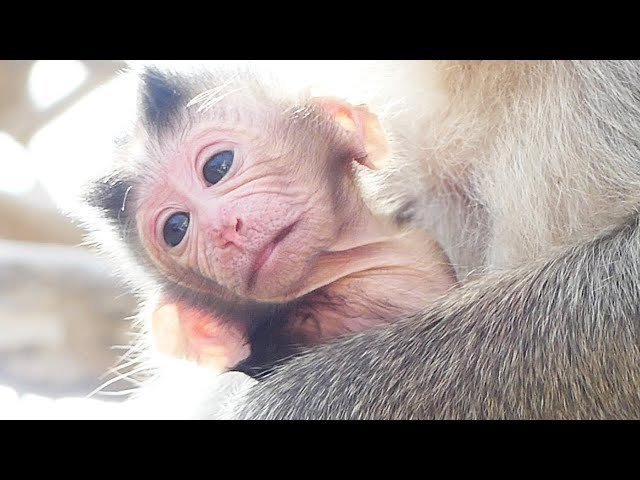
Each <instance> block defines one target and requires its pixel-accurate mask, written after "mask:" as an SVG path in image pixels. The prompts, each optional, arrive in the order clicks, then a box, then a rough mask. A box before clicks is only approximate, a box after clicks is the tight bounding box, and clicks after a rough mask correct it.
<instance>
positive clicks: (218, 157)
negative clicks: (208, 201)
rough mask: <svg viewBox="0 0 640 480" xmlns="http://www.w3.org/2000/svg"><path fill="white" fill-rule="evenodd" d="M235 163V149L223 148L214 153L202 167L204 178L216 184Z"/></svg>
mask: <svg viewBox="0 0 640 480" xmlns="http://www.w3.org/2000/svg"><path fill="white" fill-rule="evenodd" d="M232 164H233V151H232V150H223V151H222V152H218V153H216V154H215V155H213V156H212V157H211V158H210V159H209V160H207V163H205V164H204V167H203V168H202V174H203V175H204V179H205V180H206V181H207V182H209V183H210V184H211V185H215V184H216V183H218V182H219V181H220V180H222V177H224V176H225V175H226V174H227V172H228V171H229V169H230V168H231V165H232Z"/></svg>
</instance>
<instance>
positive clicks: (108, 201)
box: [83, 176, 133, 226]
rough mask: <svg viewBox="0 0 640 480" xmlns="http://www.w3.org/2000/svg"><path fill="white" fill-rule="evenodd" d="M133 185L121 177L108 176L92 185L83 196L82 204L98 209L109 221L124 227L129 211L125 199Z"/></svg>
mask: <svg viewBox="0 0 640 480" xmlns="http://www.w3.org/2000/svg"><path fill="white" fill-rule="evenodd" d="M132 187H133V183H132V182H131V181H130V180H128V179H124V178H121V177H114V176H110V177H107V178H103V179H101V180H98V181H97V182H95V183H93V184H92V185H91V186H90V188H89V189H88V190H87V192H86V193H85V194H84V198H83V200H84V202H85V203H87V204H88V205H90V206H91V207H94V208H97V209H99V210H100V211H101V212H102V214H103V215H104V216H105V217H106V218H107V219H109V220H112V221H115V222H117V223H118V224H120V225H122V226H124V225H126V224H127V223H128V220H129V217H130V215H131V209H129V208H127V207H128V202H127V198H128V196H129V194H130V193H131V189H132Z"/></svg>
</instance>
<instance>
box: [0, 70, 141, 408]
mask: <svg viewBox="0 0 640 480" xmlns="http://www.w3.org/2000/svg"><path fill="white" fill-rule="evenodd" d="M105 63H106V62H105ZM111 68H113V67H111ZM113 70H114V72H115V70H116V68H113ZM1 73H2V71H0V75H1ZM105 76H106V77H111V78H110V79H108V80H107V81H106V82H100V83H103V84H101V85H99V86H94V85H92V86H90V88H87V86H86V82H87V79H88V70H87V67H86V66H85V64H84V63H83V62H79V61H54V60H47V61H38V62H35V63H34V64H33V65H32V67H31V69H30V71H29V75H28V81H27V85H26V87H27V90H26V91H27V92H28V97H29V99H30V101H31V104H32V107H33V112H34V115H38V114H42V115H45V116H44V117H43V118H45V120H46V122H44V124H43V125H42V127H41V128H40V129H39V130H38V131H36V132H33V134H32V135H29V141H28V142H27V143H26V145H23V143H21V142H20V141H18V139H16V138H15V137H14V136H12V135H11V134H10V133H9V132H7V131H2V129H3V127H4V128H7V129H9V130H10V128H9V127H15V124H16V123H19V122H20V121H21V120H20V118H19V117H18V115H16V116H15V117H12V116H8V117H6V118H5V120H4V122H3V123H0V193H4V194H8V195H10V196H13V197H16V198H17V199H20V200H24V201H25V202H26V203H27V204H29V203H31V204H34V205H37V206H39V207H43V208H49V209H50V208H53V207H54V206H57V207H59V208H62V209H66V208H67V206H68V205H69V202H71V201H72V199H73V197H74V195H75V194H76V192H77V191H78V187H79V185H80V183H82V182H83V181H84V180H85V179H86V178H87V177H88V176H91V175H94V174H95V172H97V171H101V170H103V169H105V168H106V167H108V165H109V158H110V155H109V154H110V149H111V144H112V138H113V133H115V131H116V130H117V129H118V126H119V125H120V124H121V122H122V118H123V115H124V114H125V112H124V111H123V108H124V107H125V106H130V107H131V108H133V106H134V102H133V101H131V100H132V98H131V95H133V92H132V91H131V90H129V91H127V90H126V89H125V88H123V79H122V78H119V77H117V76H116V75H114V74H111V75H105ZM1 80H3V79H2V78H0V87H1V86H2V85H3V83H2V82H1ZM83 85H84V86H85V90H86V91H84V92H82V91H80V90H81V89H82V87H83ZM79 91H80V96H79V98H75V99H73V101H71V102H69V98H70V97H71V96H73V95H74V93H75V94H76V95H78V93H79ZM1 93H2V92H0V94H1ZM5 93H8V92H5ZM127 95H130V96H129V97H127ZM65 100H66V101H67V105H62V107H61V104H63V103H64V102H65ZM56 108H57V109H58V110H56ZM47 112H52V113H49V115H50V118H49V117H47V116H46V115H47V114H48V113H47ZM10 113H11V111H10ZM35 118H38V117H37V116H35ZM14 119H15V123H13V121H14ZM0 120H2V117H0ZM18 131H19V130H18ZM23 141H24V139H23ZM43 228H44V227H43ZM0 248H1V247H0ZM20 320H21V319H19V318H16V319H15V321H16V322H18V321H20ZM39 328H41V327H39ZM0 335H2V336H4V337H5V338H6V337H7V332H5V331H0ZM0 361H2V360H0ZM131 415H132V411H131V410H130V409H127V410H124V409H122V406H121V404H120V403H118V402H114V401H107V400H103V399H100V396H99V395H97V396H94V397H93V398H85V397H83V396H79V397H66V398H65V397H63V398H49V397H47V396H44V395H39V394H35V393H27V392H24V389H22V393H21V394H18V392H17V391H16V388H14V387H13V386H11V385H1V386H0V418H127V417H129V416H131Z"/></svg>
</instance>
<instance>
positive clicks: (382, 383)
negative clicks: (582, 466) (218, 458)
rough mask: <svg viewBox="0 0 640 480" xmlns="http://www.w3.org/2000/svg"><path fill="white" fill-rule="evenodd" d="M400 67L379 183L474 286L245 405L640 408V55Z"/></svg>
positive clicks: (258, 388)
mask: <svg viewBox="0 0 640 480" xmlns="http://www.w3.org/2000/svg"><path fill="white" fill-rule="evenodd" d="M403 69H404V70H407V71H409V70H411V69H413V70H416V71H418V72H420V73H421V74H424V76H425V79H424V82H423V83H422V84H424V85H426V87H424V88H425V90H428V94H424V92H423V91H419V90H418V89H416V83H415V82H418V80H417V79H416V78H415V76H413V77H412V82H413V83H410V82H409V83H404V80H405V78H404V77H403V76H402V75H403V73H402V72H403ZM414 73H415V72H414ZM385 74H386V75H387V76H389V77H391V80H393V79H394V78H395V77H394V76H397V77H398V78H397V79H396V80H397V81H389V82H386V83H389V84H390V85H391V84H393V85H394V87H392V88H389V89H385V90H384V91H380V92H377V93H378V94H379V95H380V96H381V97H383V98H387V99H400V100H399V102H400V104H401V107H398V108H396V109H395V110H393V108H392V107H389V108H388V111H389V114H388V115H387V116H386V121H385V122H383V123H385V125H386V127H387V128H388V129H389V131H390V136H391V140H392V148H393V149H394V151H393V153H394V158H393V159H392V160H391V162H392V165H391V166H390V168H389V169H388V170H386V171H385V173H384V174H382V175H377V176H370V177H368V178H365V181H363V182H362V183H363V188H364V189H365V192H366V194H367V196H368V198H369V199H370V201H371V204H372V205H373V206H374V208H376V209H377V210H378V211H380V212H383V213H386V214H388V215H391V216H392V217H394V218H396V219H397V220H398V221H400V222H411V223H413V224H415V225H418V226H420V227H423V228H427V229H429V231H430V232H431V233H433V234H434V236H435V238H436V240H438V241H439V242H440V243H441V244H442V245H443V247H444V249H445V251H446V252H447V254H448V255H449V258H450V259H451V261H452V263H453V264H454V265H455V267H456V269H457V272H458V276H459V278H460V279H461V280H464V286H463V287H462V288H461V289H459V290H458V291H455V292H453V293H452V294H451V295H449V296H448V297H447V299H445V301H444V302H443V303H441V304H438V305H437V306H435V307H433V308H429V309H428V310H427V311H425V312H424V313H423V314H420V315H417V316H416V317H414V318H409V319H406V320H403V321H401V322H398V323H396V324H393V325H390V326H387V327H384V328H378V329H375V330H371V331H367V332H363V333H360V334H358V335H356V336H354V337H351V338H348V339H344V340H341V341H338V342H336V343H332V344H329V345H325V346H321V347H318V348H315V349H313V350H312V351H310V352H309V353H307V354H305V355H302V356H300V357H298V358H294V359H292V360H290V361H289V362H288V363H287V364H285V365H284V366H282V367H281V368H279V369H278V370H277V371H275V372H274V373H273V374H272V375H270V376H268V377H267V378H265V379H264V380H263V381H261V382H259V383H258V384H256V385H255V386H253V387H252V388H250V389H248V390H247V391H246V393H245V394H244V396H243V397H242V398H241V399H239V401H238V402H237V403H236V404H235V407H234V409H233V414H232V416H233V417H235V418H391V419H404V418H409V419H415V418H423V419H429V418H451V419H453V418H512V419H513V418H527V419H532V418H556V419H568V418H595V419H600V418H620V419H621V418H639V417H640V351H639V346H640V315H639V314H640V302H639V301H638V300H639V298H638V297H639V293H640V292H639V288H638V286H639V275H638V265H640V227H639V224H638V206H640V142H639V141H638V138H639V137H640V63H639V62H634V61H611V62H609V61H607V62H604V61H575V62H574V61H558V62H549V61H547V62H497V61H483V62H480V61H472V62H462V61H461V62H457V61H453V62H444V61H443V62H426V63H424V64H422V63H421V64H412V63H403V62H400V63H399V64H397V65H393V67H392V68H390V69H389V70H385ZM407 78H408V77H407ZM376 79H382V77H376V76H375V74H370V75H369V81H370V82H371V84H372V85H376V82H375V81H374V80H376ZM386 83H385V84H386ZM418 83H419V84H420V82H418ZM360 88H361V90H362V91H366V90H367V88H366V87H365V86H363V85H360ZM413 92H416V93H415V94H414V93H413ZM427 100H428V101H427ZM403 102H404V103H403ZM369 104H370V106H371V109H372V111H374V112H376V113H379V112H380V111H382V110H384V108H383V107H378V105H377V104H376V103H375V100H372V101H370V102H369ZM394 162H395V165H394ZM202 405H203V406H204V407H203V410H202V412H200V413H201V414H202V415H203V416H205V417H206V416H207V409H208V407H207V402H206V399H203V402H202Z"/></svg>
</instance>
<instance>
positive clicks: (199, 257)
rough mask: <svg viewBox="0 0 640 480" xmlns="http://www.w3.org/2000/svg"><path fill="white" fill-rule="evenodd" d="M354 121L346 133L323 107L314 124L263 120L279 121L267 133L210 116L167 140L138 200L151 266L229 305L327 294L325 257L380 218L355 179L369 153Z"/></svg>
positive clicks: (251, 117)
mask: <svg viewBox="0 0 640 480" xmlns="http://www.w3.org/2000/svg"><path fill="white" fill-rule="evenodd" d="M343 116H344V115H342V116H341V117H340V118H341V120H340V123H339V122H337V121H336V120H335V119H334V116H333V115H332V114H331V113H329V112H327V111H326V110H325V109H324V108H323V107H319V106H318V104H315V105H312V106H310V107H308V111H307V112H306V113H305V114H304V115H301V114H300V113H299V112H297V113H287V112H282V113H279V114H278V115H274V114H272V115H265V114H264V113H263V114H261V115H259V118H262V119H264V121H265V122H267V121H268V122H269V123H268V124H260V128H257V127H256V123H257V122H256V121H255V114H254V113H253V112H243V111H240V112H236V113H235V115H230V114H229V112H225V114H224V115H220V114H218V115H216V114H215V112H213V113H212V112H209V119H208V120H206V121H203V122H201V123H200V124H199V125H198V128H197V129H193V130H189V131H187V132H186V134H183V135H181V136H180V137H179V138H176V139H174V140H169V141H167V142H165V145H164V147H163V148H162V153H161V156H162V158H159V159H155V160H157V161H155V162H152V164H156V165H159V167H158V171H157V172H156V173H157V175H156V176H155V177H154V176H153V175H148V176H147V178H148V179H149V180H148V181H147V184H145V185H142V186H141V188H140V194H139V196H138V214H137V224H138V229H139V234H140V237H141V239H142V243H143V245H144V247H145V249H146V250H147V252H148V254H149V257H150V258H151V260H152V262H153V263H154V264H155V265H156V267H157V268H158V269H160V270H161V271H162V272H163V274H164V275H166V276H167V277H168V278H170V279H171V280H173V281H174V282H176V283H178V284H181V285H183V286H186V287H188V288H190V289H193V290H197V291H204V292H211V293H212V294H213V295H214V296H216V297H217V298H223V299H225V300H228V301H241V299H247V300H253V301H261V302H273V303H281V302H286V301H289V300H291V299H294V298H298V297H300V296H302V295H304V294H305V293H307V292H309V291H310V290H312V289H314V288H316V287H317V281H318V276H317V275H311V273H312V272H313V270H314V269H315V268H316V266H317V264H318V261H319V259H320V258H321V257H322V256H323V255H324V254H326V253H328V252H332V251H334V250H335V249H339V248H344V245H346V244H348V243H349V242H348V241H349V238H351V237H353V236H359V235H360V234H361V232H360V230H362V229H364V230H366V228H367V224H368V222H369V217H370V213H369V212H368V210H367V209H366V208H365V207H364V205H363V202H362V201H361V199H360V197H359V194H358V192H357V189H356V187H355V185H354V181H353V172H352V169H353V166H352V162H353V161H354V160H357V159H360V160H362V159H365V158H366V157H367V153H366V148H365V145H364V143H363V141H362V140H361V139H360V138H359V137H358V136H357V135H355V134H354V133H353V132H352V131H350V130H348V129H346V128H344V127H343V126H342V125H341V123H344V119H343V118H342V117H343ZM219 117H223V118H229V117H232V118H234V121H232V122H223V121H221V120H219ZM243 119H246V120H244V121H243ZM150 163H151V162H150ZM311 277H313V279H314V282H315V283H314V284H311V283H309V282H308V281H307V279H309V278H311ZM321 283H322V282H321Z"/></svg>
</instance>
